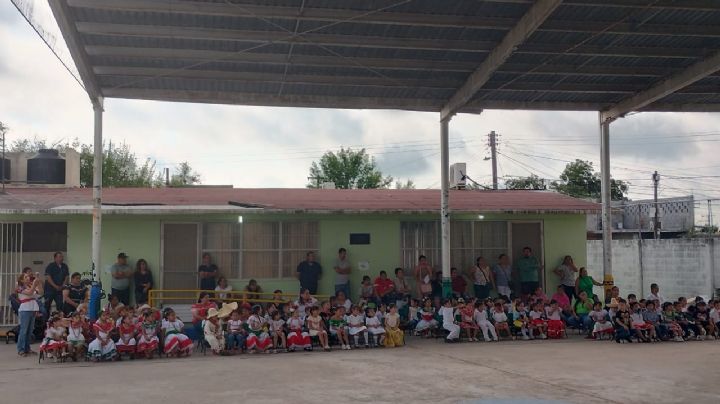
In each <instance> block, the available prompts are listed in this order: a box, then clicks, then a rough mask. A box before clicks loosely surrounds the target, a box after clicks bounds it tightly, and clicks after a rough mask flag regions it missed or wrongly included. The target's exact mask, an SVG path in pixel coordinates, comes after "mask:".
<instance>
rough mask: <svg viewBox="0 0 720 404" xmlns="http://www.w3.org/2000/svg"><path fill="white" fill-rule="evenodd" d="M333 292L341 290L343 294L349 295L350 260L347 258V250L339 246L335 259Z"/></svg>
mask: <svg viewBox="0 0 720 404" xmlns="http://www.w3.org/2000/svg"><path fill="white" fill-rule="evenodd" d="M333 269H335V293H337V292H338V291H341V290H342V291H343V293H345V296H350V272H352V268H351V267H350V261H349V260H348V258H347V250H346V249H345V248H341V249H339V250H338V257H337V259H336V260H335V266H334V267H333Z"/></svg>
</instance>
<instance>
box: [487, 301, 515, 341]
mask: <svg viewBox="0 0 720 404" xmlns="http://www.w3.org/2000/svg"><path fill="white" fill-rule="evenodd" d="M492 318H493V321H494V322H495V332H496V333H497V336H498V340H499V339H500V338H501V337H502V335H503V334H505V335H507V337H508V338H513V336H512V333H511V332H510V324H508V317H507V314H506V313H505V310H503V304H502V303H500V302H497V303H495V305H494V306H493V311H492Z"/></svg>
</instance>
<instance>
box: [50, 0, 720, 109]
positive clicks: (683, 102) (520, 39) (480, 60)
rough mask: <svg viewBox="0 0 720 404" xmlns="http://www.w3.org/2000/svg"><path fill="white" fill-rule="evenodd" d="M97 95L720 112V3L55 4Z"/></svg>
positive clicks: (315, 0)
mask: <svg viewBox="0 0 720 404" xmlns="http://www.w3.org/2000/svg"><path fill="white" fill-rule="evenodd" d="M50 4H51V6H52V9H53V12H54V15H55V18H56V19H57V21H58V23H59V26H60V29H61V31H62V33H63V36H64V38H65V40H66V42H67V44H68V47H69V49H70V52H71V54H72V56H73V58H74V60H75V63H76V65H77V67H78V70H79V72H80V74H81V77H82V80H83V82H84V84H85V86H86V89H87V90H88V93H89V94H90V96H91V97H93V98H96V97H114V98H133V99H150V100H166V101H187V102H208V103H223V104H242V105H266V106H293V107H321V108H358V109H364V108H386V109H403V110H418V111H441V112H442V115H443V117H444V118H445V117H448V116H451V115H453V114H454V113H457V112H480V111H481V110H483V109H493V108H499V109H547V110H593V111H604V117H605V119H607V120H613V119H615V118H617V117H620V116H623V115H624V114H626V113H627V112H630V111H634V110H655V111H720V91H719V90H720V74H718V71H719V70H720V1H717V0H683V1H676V0H565V1H562V0H537V1H534V0H485V1H482V0H270V1H251V0H125V1H119V0H50Z"/></svg>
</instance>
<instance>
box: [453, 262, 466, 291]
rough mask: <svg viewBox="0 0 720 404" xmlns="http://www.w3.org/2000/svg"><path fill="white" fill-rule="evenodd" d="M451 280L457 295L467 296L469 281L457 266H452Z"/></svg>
mask: <svg viewBox="0 0 720 404" xmlns="http://www.w3.org/2000/svg"><path fill="white" fill-rule="evenodd" d="M450 282H451V284H452V291H453V294H454V295H455V296H457V297H465V292H466V291H467V281H466V280H465V277H463V276H462V275H461V274H460V273H458V270H457V268H454V267H453V268H450Z"/></svg>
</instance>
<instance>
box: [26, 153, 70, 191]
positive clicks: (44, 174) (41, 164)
mask: <svg viewBox="0 0 720 404" xmlns="http://www.w3.org/2000/svg"><path fill="white" fill-rule="evenodd" d="M27 182H28V184H64V183H65V159H64V158H62V157H60V154H59V153H58V151H57V150H55V149H40V151H38V153H37V154H36V155H35V156H33V157H32V158H31V159H28V161H27Z"/></svg>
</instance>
